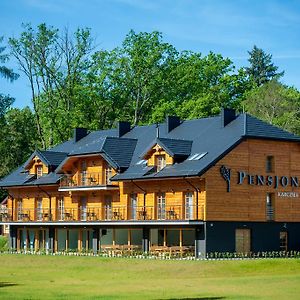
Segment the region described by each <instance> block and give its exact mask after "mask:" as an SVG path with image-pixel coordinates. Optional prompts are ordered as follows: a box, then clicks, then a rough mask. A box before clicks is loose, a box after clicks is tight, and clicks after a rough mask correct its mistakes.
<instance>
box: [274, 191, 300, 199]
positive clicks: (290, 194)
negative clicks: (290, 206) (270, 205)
mask: <svg viewBox="0 0 300 300" xmlns="http://www.w3.org/2000/svg"><path fill="white" fill-rule="evenodd" d="M277 196H278V197H287V198H298V197H299V194H298V193H296V192H278V193H277Z"/></svg>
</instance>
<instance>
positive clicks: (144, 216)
mask: <svg viewBox="0 0 300 300" xmlns="http://www.w3.org/2000/svg"><path fill="white" fill-rule="evenodd" d="M130 182H131V183H132V184H134V185H135V186H136V187H137V188H138V189H140V190H141V191H142V192H143V193H144V203H143V219H144V220H146V195H147V192H146V190H144V189H143V188H141V187H140V186H139V185H137V184H136V183H135V182H134V181H133V180H130Z"/></svg>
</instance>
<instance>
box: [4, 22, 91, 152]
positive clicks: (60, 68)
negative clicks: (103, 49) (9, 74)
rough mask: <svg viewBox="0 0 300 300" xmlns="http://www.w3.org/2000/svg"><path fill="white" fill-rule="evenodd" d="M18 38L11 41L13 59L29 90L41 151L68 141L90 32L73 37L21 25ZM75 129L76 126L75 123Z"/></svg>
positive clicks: (85, 65)
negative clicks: (27, 82)
mask: <svg viewBox="0 0 300 300" xmlns="http://www.w3.org/2000/svg"><path fill="white" fill-rule="evenodd" d="M23 27H24V31H23V32H22V33H21V35H20V37H19V38H10V39H9V44H10V47H11V51H12V54H13V56H14V57H15V58H16V59H17V61H18V63H19V66H20V69H21V71H22V72H23V73H24V74H25V75H26V77H27V78H28V81H29V83H30V86H31V94H32V103H33V108H34V113H35V119H36V126H37V129H38V134H39V139H40V141H41V144H42V147H43V148H44V149H46V148H47V147H49V146H52V145H53V144H56V143H58V142H61V141H63V140H66V139H68V138H69V137H70V135H71V132H72V126H73V125H74V120H76V115H75V114H74V113H73V109H74V107H75V106H76V104H75V101H76V99H78V98H77V97H76V89H77V86H78V85H79V84H80V80H81V76H82V73H83V72H84V71H85V70H87V68H88V67H89V61H88V57H89V53H90V51H91V50H92V47H91V37H90V30H89V29H78V30H77V31H76V32H75V33H74V34H73V35H71V34H70V33H69V32H68V31H67V30H65V31H64V32H63V33H62V34H61V35H60V34H59V30H58V29H56V28H53V27H51V26H49V27H48V26H47V25H46V24H40V25H39V26H38V27H37V29H36V30H35V29H33V28H32V27H31V25H30V24H25V25H23ZM75 126H76V122H75Z"/></svg>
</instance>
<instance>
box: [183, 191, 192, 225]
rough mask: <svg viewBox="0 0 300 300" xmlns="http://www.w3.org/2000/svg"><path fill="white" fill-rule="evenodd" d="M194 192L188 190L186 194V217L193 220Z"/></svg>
mask: <svg viewBox="0 0 300 300" xmlns="http://www.w3.org/2000/svg"><path fill="white" fill-rule="evenodd" d="M193 198H194V197H193V193H192V192H187V193H185V196H184V202H185V205H184V207H185V219H186V220H191V219H194V199H193Z"/></svg>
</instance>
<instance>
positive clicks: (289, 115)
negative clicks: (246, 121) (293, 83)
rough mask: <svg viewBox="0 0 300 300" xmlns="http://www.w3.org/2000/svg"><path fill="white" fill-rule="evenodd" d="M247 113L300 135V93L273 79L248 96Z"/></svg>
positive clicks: (245, 104) (245, 102) (246, 102)
mask: <svg viewBox="0 0 300 300" xmlns="http://www.w3.org/2000/svg"><path fill="white" fill-rule="evenodd" d="M244 106H245V109H246V111H247V112H249V113H250V114H252V115H254V116H256V117H258V118H259V119H262V120H265V121H267V122H268V123H270V124H274V125H277V126H279V127H281V128H283V129H285V130H288V131H291V132H293V133H295V134H300V92H299V91H298V90H297V89H295V88H293V87H287V86H285V85H283V84H281V83H280V82H278V81H277V80H275V79H273V80H271V81H269V82H267V83H265V84H264V85H262V86H260V87H257V88H255V89H253V90H251V91H250V92H248V93H247V95H246V100H245V101H244Z"/></svg>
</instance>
